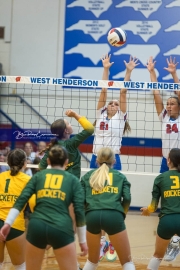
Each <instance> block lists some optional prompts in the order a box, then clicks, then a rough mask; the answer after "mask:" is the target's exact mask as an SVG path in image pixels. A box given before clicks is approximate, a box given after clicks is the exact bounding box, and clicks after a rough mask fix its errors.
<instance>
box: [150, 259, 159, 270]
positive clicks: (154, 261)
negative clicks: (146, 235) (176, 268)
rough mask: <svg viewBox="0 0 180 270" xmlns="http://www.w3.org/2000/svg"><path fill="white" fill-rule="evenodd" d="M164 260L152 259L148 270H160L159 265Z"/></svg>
mask: <svg viewBox="0 0 180 270" xmlns="http://www.w3.org/2000/svg"><path fill="white" fill-rule="evenodd" d="M161 261H162V260H160V259H158V258H156V257H152V258H151V260H150V262H149V264H148V266H147V269H149V270H158V268H159V265H160V263H161Z"/></svg>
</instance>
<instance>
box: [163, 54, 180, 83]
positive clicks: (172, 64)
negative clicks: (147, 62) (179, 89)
mask: <svg viewBox="0 0 180 270" xmlns="http://www.w3.org/2000/svg"><path fill="white" fill-rule="evenodd" d="M166 62H167V65H168V67H165V68H164V69H165V70H167V71H168V72H169V73H171V75H172V77H173V80H174V82H175V83H179V78H178V75H177V71H176V67H177V65H178V64H179V62H176V58H175V57H174V58H172V56H170V58H169V59H168V58H167V59H166Z"/></svg>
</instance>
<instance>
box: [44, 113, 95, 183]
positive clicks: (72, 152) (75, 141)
mask: <svg viewBox="0 0 180 270" xmlns="http://www.w3.org/2000/svg"><path fill="white" fill-rule="evenodd" d="M79 123H80V124H81V125H82V126H83V127H84V130H83V131H81V132H80V133H78V134H76V135H75V136H74V137H72V138H70V139H68V140H59V141H58V144H59V145H61V146H63V147H65V148H66V150H67V151H68V155H69V163H68V165H67V167H66V170H67V171H68V172H70V173H72V174H73V175H75V176H76V177H78V178H79V179H80V175H81V155H80V152H79V150H78V146H79V145H80V144H81V143H82V142H83V141H85V140H86V139H87V138H88V137H89V136H90V135H92V134H93V132H94V126H93V125H92V124H91V123H90V122H89V121H88V120H87V119H86V118H85V117H81V118H80V120H79ZM48 155H49V151H46V153H45V155H44V157H43V158H42V160H41V161H40V164H39V168H40V169H41V170H42V169H46V168H47V166H48V164H47V157H48Z"/></svg>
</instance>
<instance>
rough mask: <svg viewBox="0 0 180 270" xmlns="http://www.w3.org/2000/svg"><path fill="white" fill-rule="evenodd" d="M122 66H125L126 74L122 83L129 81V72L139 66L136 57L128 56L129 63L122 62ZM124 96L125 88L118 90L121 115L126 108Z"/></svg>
mask: <svg viewBox="0 0 180 270" xmlns="http://www.w3.org/2000/svg"><path fill="white" fill-rule="evenodd" d="M124 64H125V66H126V74H125V77H124V81H129V80H130V78H131V72H132V71H133V69H134V68H135V67H136V66H138V65H139V63H138V59H137V58H136V57H132V56H130V58H129V62H126V61H124ZM126 94H127V89H126V88H122V89H121V90H120V98H119V100H120V109H121V111H122V112H123V113H125V112H126V107H127V103H126Z"/></svg>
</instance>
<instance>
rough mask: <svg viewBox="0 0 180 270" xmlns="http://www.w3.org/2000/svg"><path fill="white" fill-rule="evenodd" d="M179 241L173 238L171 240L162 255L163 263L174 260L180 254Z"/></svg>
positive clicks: (177, 238)
mask: <svg viewBox="0 0 180 270" xmlns="http://www.w3.org/2000/svg"><path fill="white" fill-rule="evenodd" d="M179 241H180V237H173V238H172V239H171V241H170V242H169V245H168V247H167V249H166V253H165V255H164V261H168V262H169V261H174V260H175V259H176V257H177V255H178V254H179V253H180V247H179Z"/></svg>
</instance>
